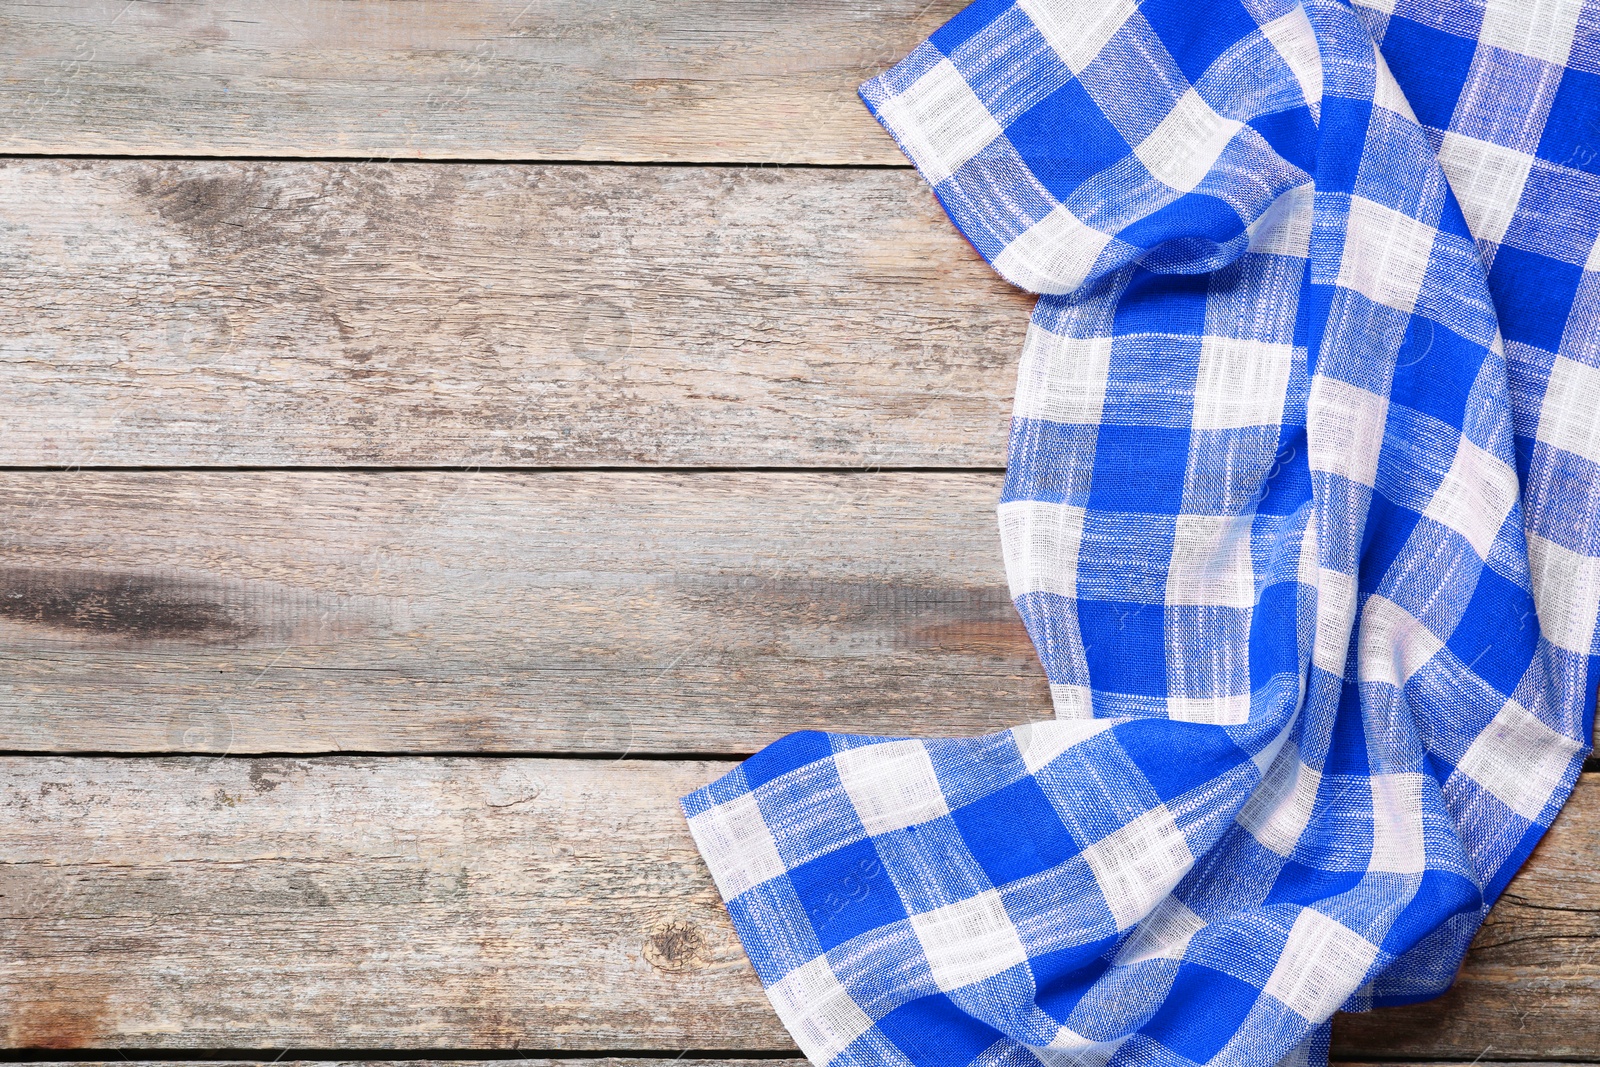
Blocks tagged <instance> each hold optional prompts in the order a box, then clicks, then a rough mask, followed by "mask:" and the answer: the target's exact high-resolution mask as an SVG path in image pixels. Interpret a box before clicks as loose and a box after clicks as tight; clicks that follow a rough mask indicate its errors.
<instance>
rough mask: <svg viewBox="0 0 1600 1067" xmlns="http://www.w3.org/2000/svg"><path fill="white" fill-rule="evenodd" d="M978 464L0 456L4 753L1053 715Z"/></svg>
mask: <svg viewBox="0 0 1600 1067" xmlns="http://www.w3.org/2000/svg"><path fill="white" fill-rule="evenodd" d="M999 489H1000V485H999V479H998V477H996V476H993V475H978V474H911V473H883V474H802V473H790V474H783V473H763V474H753V473H747V474H734V473H716V472H704V473H698V474H696V473H677V474H666V473H639V472H543V473H507V472H485V473H480V474H466V473H458V472H409V473H408V472H386V473H357V472H308V471H302V472H295V471H287V472H284V471H279V472H237V471H235V472H227V471H194V472H127V471H124V472H109V473H102V472H79V473H63V472H11V473H7V474H0V531H3V533H0V545H3V553H0V749H11V750H29V751H58V752H59V751H77V752H97V751H167V752H173V751H188V752H211V753H215V752H224V751H226V752H235V753H248V752H330V751H341V750H342V751H350V750H355V751H368V752H419V753H426V752H451V751H457V752H460V751H485V752H495V751H499V752H523V753H528V754H533V753H551V752H592V753H605V752H620V751H627V752H630V753H634V754H639V753H662V752H671V753H699V754H738V753H748V752H753V751H755V750H756V749H757V748H759V747H761V746H762V745H764V744H766V743H767V742H769V741H771V740H773V739H775V738H777V737H779V736H781V735H782V734H785V733H788V732H790V731H792V730H797V729H805V728H834V729H849V730H852V731H856V732H862V733H889V734H905V733H915V732H919V731H920V732H926V731H927V730H929V729H930V728H932V729H936V730H938V731H942V732H953V733H979V732H984V731H988V730H997V729H1002V728H1004V727H1006V726H1010V725H1014V724H1017V723H1021V722H1027V721H1030V720H1034V719H1039V718H1046V717H1048V716H1049V715H1050V714H1051V711H1050V701H1049V695H1048V687H1047V685H1046V682H1045V679H1044V674H1043V671H1042V669H1041V668H1040V667H1039V664H1038V660H1037V657H1036V656H1035V654H1034V651H1033V647H1032V645H1031V643H1030V642H1029V640H1028V637H1027V633H1026V631H1025V630H1024V629H1023V627H1022V623H1021V621H1020V619H1018V617H1017V615H1016V611H1015V609H1014V608H1013V607H1012V605H1011V602H1010V598H1009V594H1008V592H1007V589H1006V582H1005V573H1004V568H1003V566H1002V562H1001V557H1000V548H999V532H998V529H997V527H996V523H995V517H994V507H995V503H996V501H997V500H998V497H999Z"/></svg>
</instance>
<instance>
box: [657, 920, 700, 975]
mask: <svg viewBox="0 0 1600 1067" xmlns="http://www.w3.org/2000/svg"><path fill="white" fill-rule="evenodd" d="M709 956H710V945H708V944H707V943H706V938H705V935H704V934H702V933H701V932H700V931H699V930H698V929H697V928H696V927H695V926H694V924H692V923H688V922H684V921H683V920H681V919H670V920H668V921H667V922H664V923H660V924H658V925H657V926H656V928H655V929H654V930H652V931H650V935H649V936H648V937H646V938H645V939H644V958H645V961H646V962H647V963H649V964H650V966H652V967H654V968H655V969H656V970H658V971H666V972H668V973H669V974H676V973H678V972H680V971H692V970H694V969H696V968H698V967H704V966H705V965H706V964H707V963H709V962H710V960H709Z"/></svg>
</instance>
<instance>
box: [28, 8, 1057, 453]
mask: <svg viewBox="0 0 1600 1067" xmlns="http://www.w3.org/2000/svg"><path fill="white" fill-rule="evenodd" d="M152 6H154V5H152ZM159 6H160V7H162V8H163V9H167V8H170V9H172V10H174V11H191V10H194V9H193V8H191V7H189V6H187V5H172V4H163V5H159ZM391 6H393V7H397V8H403V7H406V6H408V5H404V4H397V5H391ZM183 17H188V16H183ZM0 233H3V238H4V239H3V240H0V391H3V393H4V395H5V396H6V412H7V418H6V433H5V435H4V438H3V439H0V463H3V464H17V465H41V466H50V465H54V466H63V467H65V466H69V465H86V466H106V465H145V466H157V465H173V466H177V465H217V464H220V465H248V466H255V465H259V466H295V465H339V466H342V465H349V464H361V465H373V466H388V465H412V466H464V465H486V466H503V465H513V466H545V465H557V466H580V465H581V466H590V465H597V464H598V465H632V464H661V465H673V466H707V465H710V466H739V467H751V466H831V467H867V466H919V467H921V466H957V467H990V468H992V467H998V466H1001V465H1003V464H1004V462H1005V460H1004V452H1005V432H1006V426H1007V420H1008V418H1009V416H1010V411H1011V396H1012V389H1013V387H1014V382H1015V376H1016V369H1015V368H1016V361H1017V359H1018V356H1019V354H1020V350H1021V347H1022V337H1023V333H1024V331H1025V329H1026V325H1027V316H1028V307H1029V303H1030V298H1029V297H1027V296H1026V294H1024V293H1022V292H1021V291H1020V290H1016V289H1012V288H1011V287H1009V286H1007V285H1006V284H1005V283H1004V282H1003V281H1001V280H1000V279H999V277H998V276H997V275H995V274H994V272H993V271H992V270H991V269H990V268H989V267H988V266H987V265H986V264H984V263H983V261H982V260H981V259H979V258H978V256H977V254H976V253H975V252H973V250H972V249H971V247H970V246H968V245H967V244H966V242H965V241H963V240H962V239H961V237H960V236H959V235H958V234H957V233H956V231H955V230H954V228H953V227H952V226H951V225H950V223H949V221H948V220H947V219H946V218H945V217H944V215H943V213H942V211H941V210H940V208H939V206H938V204H937V202H936V201H935V200H934V198H933V195H932V193H931V192H930V191H929V190H928V189H927V187H926V186H925V185H923V184H922V183H921V181H920V179H918V178H917V177H916V176H915V175H914V174H912V173H911V172H909V171H884V170H879V171H872V170H865V171H860V170H858V171H828V170H805V169H801V170H794V169H788V170H784V169H780V170H762V169H753V168H700V167H689V168H684V167H588V166H574V167H565V166H527V167H514V166H500V165H485V166H474V165H454V164H378V163H363V164H348V163H248V162H193V161H190V162H151V161H141V162H125V161H104V160H102V161H58V160H11V161H8V162H3V163H0Z"/></svg>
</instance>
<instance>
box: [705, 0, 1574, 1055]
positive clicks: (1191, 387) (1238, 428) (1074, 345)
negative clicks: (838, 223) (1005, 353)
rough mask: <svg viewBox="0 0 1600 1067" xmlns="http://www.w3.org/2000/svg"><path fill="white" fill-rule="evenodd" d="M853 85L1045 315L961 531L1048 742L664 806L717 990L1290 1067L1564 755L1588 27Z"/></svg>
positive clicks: (1503, 834) (1192, 14)
mask: <svg viewBox="0 0 1600 1067" xmlns="http://www.w3.org/2000/svg"><path fill="white" fill-rule="evenodd" d="M862 96H863V98H864V99H865V101H866V103H867V105H868V106H869V107H870V109H871V110H872V112H873V113H874V114H875V115H876V116H877V118H878V119H879V121H880V122H882V124H883V125H884V126H885V127H886V128H887V129H888V131H889V132H890V133H891V134H892V135H893V136H894V137H895V139H896V140H897V141H898V143H899V144H900V146H901V147H902V148H903V149H904V150H905V152H906V153H907V154H908V155H909V156H910V158H911V159H912V161H913V162H914V163H915V164H916V166H917V168H918V169H919V171H920V172H921V174H922V175H923V177H924V178H926V180H927V181H928V182H929V184H930V185H931V186H932V187H933V190H934V192H935V194H936V195H937V196H938V197H939V200H940V201H941V203H942V204H943V205H944V206H945V208H946V210H947V211H948V212H949V214H950V216H951V218H952V220H953V221H954V222H955V224H956V225H957V226H958V227H959V228H960V230H961V232H962V233H963V234H965V235H966V237H967V238H968V239H969V240H970V241H971V242H972V244H973V246H974V247H975V248H976V249H977V250H978V252H979V253H980V254H982V255H983V256H984V257H985V259H987V260H988V261H989V262H990V263H991V264H992V265H993V266H994V268H995V269H996V270H997V271H998V272H999V273H1000V274H1001V275H1003V276H1004V277H1005V278H1007V279H1008V280H1010V281H1011V282H1013V283H1015V284H1016V285H1018V286H1021V287H1024V288H1026V289H1028V290H1031V291H1034V292H1037V293H1040V294H1043V295H1042V296H1041V298H1040V299H1039V301H1038V303H1037V306H1036V309H1035V311H1034V314H1033V318H1032V322H1031V326H1030V329H1029V332H1028V336H1027V341H1026V344H1025V347H1024V350H1023V353H1022V357H1021V368H1020V374H1019V380H1018V386H1017V396H1016V408H1015V412H1014V418H1013V421H1012V433H1011V442H1010V453H1009V459H1008V469H1007V476H1006V480H1005V485H1004V490H1003V496H1002V500H1001V502H1000V504H999V519H1000V531H1001V542H1002V547H1003V551H1004V555H1005V560H1006V565H1007V574H1008V578H1009V581H1010V584H1011V589H1012V593H1013V595H1014V597H1015V600H1016V605H1017V608H1018V610H1019V612H1020V613H1021V615H1022V618H1023V620H1024V622H1025V623H1026V625H1027V627H1028V630H1029V632H1030V633H1031V635H1032V637H1033V641H1034V644H1035V645H1036V647H1037V648H1038V651H1039V655H1040V658H1041V660H1042V661H1043V664H1044V669H1045V671H1046V673H1047V674H1048V676H1049V679H1050V683H1051V691H1052V694H1053V697H1054V702H1055V709H1054V710H1055V712H1056V718H1055V719H1053V720H1050V721H1046V722H1040V723H1036V724H1032V725H1029V726H1025V727H1020V728H1017V729H1013V730H1009V731H1006V732H1004V733H999V734H994V735H991V736H986V737H979V738H966V739H923V740H918V739H907V738H883V737H862V736H852V735H846V734H824V733H815V732H812V733H802V734H795V735H791V736H789V737H787V738H784V739H783V740H781V741H779V742H777V743H775V744H773V745H771V746H770V747H768V748H766V749H765V750H763V751H762V752H760V753H758V754H757V755H756V756H754V757H752V758H751V759H749V760H747V761H745V762H744V763H743V764H741V765H740V766H739V767H737V768H736V769H735V770H733V771H732V772H730V773H729V774H727V775H726V776H725V777H723V778H721V779H719V780H718V781H716V782H714V783H712V784H710V785H708V786H706V787H705V788H704V789H701V790H699V791H697V792H695V793H693V794H691V795H689V796H688V797H686V798H684V802H683V804H684V810H685V812H686V814H687V816H688V820H689V825H690V828H691V830H692V832H693V834H694V837H695V840H696V842H697V843H698V845H699V847H700V849H701V851H702V853H703V855H704V856H705V859H706V862H707V864H708V866H709V867H710V870H711V873H712V875H713V877H714V878H715V880H716V883H717V886H718V888H719V889H720V891H721V893H722V895H723V897H724V899H725V900H726V902H727V906H728V912H729V914H730V915H731V916H732V918H733V921H734V924H735V926H736V928H737V930H738V932H739V935H740V937H741V938H742V939H743V942H744V945H745V947H746V949H747V951H748V953H749V956H750V959H751V962H752V963H753V964H754V966H755V969H756V973H757V974H758V976H759V977H760V979H761V981H762V983H763V984H764V986H765V987H766V989H767V992H768V994H769V996H770V997H771V1000H772V1002H773V1004H774V1006H775V1007H776V1009H777V1011H778V1013H779V1015H780V1016H781V1017H782V1018H783V1020H784V1022H785V1023H786V1024H787V1025H788V1027H789V1029H790V1031H791V1033H792V1034H793V1035H794V1038H795V1040H796V1042H797V1043H798V1044H799V1045H800V1047H801V1048H802V1049H803V1050H804V1051H805V1053H806V1055H807V1056H809V1057H810V1059H811V1060H812V1061H813V1062H814V1063H815V1064H817V1065H818V1067H827V1065H833V1067H907V1065H916V1067H935V1065H937V1067H964V1065H967V1064H982V1065H987V1067H1031V1065H1033V1064H1035V1063H1039V1064H1044V1065H1048V1067H1061V1065H1065V1064H1073V1065H1084V1067H1102V1065H1113V1067H1120V1065H1124V1064H1127V1065H1134V1064H1140V1065H1145V1064H1149V1065H1157V1064H1159V1065H1180V1067H1182V1065H1191V1064H1238V1065H1249V1067H1264V1065H1271V1064H1279V1063H1288V1064H1321V1063H1325V1062H1326V1060H1327V1051H1328V1035H1329V1022H1328V1020H1329V1019H1330V1017H1331V1016H1332V1015H1333V1013H1334V1012H1335V1011H1336V1010H1339V1009H1346V1010H1364V1009H1368V1008H1372V1007H1378V1006H1382V1005H1388V1004H1400V1003H1408V1002H1413V1001H1417V1000H1422V999H1426V998H1429V997H1433V996H1436V995H1438V994H1439V993H1441V992H1443V991H1444V990H1445V989H1446V988H1447V987H1448V986H1449V984H1450V982H1451V980H1452V978H1453V976H1454V974H1455V971H1456V969H1457V967H1458V965H1459V963H1460V961H1461V958H1462V956H1463V953H1464V952H1465V950H1466V947H1467V944H1468V942H1469V940H1470V939H1471V937H1472V935H1473V933H1474V931H1475V930H1476V929H1477V928H1478V926H1479V924H1480V923H1481V922H1482V920H1483V917H1484V915H1485V913H1486V911H1487V909H1488V908H1489V906H1490V905H1491V904H1492V903H1493V901H1494V900H1495V898H1496V897H1497V896H1498V895H1499V894H1500V893H1501V892H1502V891H1503V890H1504V888H1505V886H1506V884H1507V882H1508V881H1509V880H1510V878H1511V876H1512V875H1513V874H1514V873H1515V872H1516V870H1517V868H1518V867H1519V866H1520V865H1521V863H1522V862H1523V860H1524V859H1525V858H1526V857H1527V856H1528V854H1529V853H1530V852H1531V851H1532V849H1533V846H1534V845H1535V843H1536V842H1537V841H1538V839H1539V837H1540V836H1541V834H1542V833H1543V832H1544V831H1545V829H1546V828H1547V827H1548V826H1549V825H1550V823H1551V820H1552V819H1553V818H1554V817H1555V815H1556V812H1557V811H1558V809H1559V808H1560V806H1561V804H1562V803H1563V801H1564V800H1565V799H1566V797H1567V795H1568V794H1569V792H1570V791H1571V789H1572V787H1573V785H1574V782H1575V780H1576V777H1577V775H1578V773H1579V770H1580V768H1581V765H1582V760H1583V756H1584V755H1585V753H1586V751H1587V748H1588V745H1589V743H1590V733H1589V731H1590V715H1589V708H1590V707H1591V706H1592V704H1593V701H1594V687H1595V683H1596V678H1597V677H1600V634H1597V630H1600V626H1597V622H1600V245H1597V243H1596V239H1597V237H1600V0H1589V2H1587V3H1583V2H1580V0H1490V2H1489V3H1488V4H1487V5H1486V6H1485V5H1482V4H1474V3H1472V2H1470V0H1463V2H1454V3H1445V2H1442V0H1381V2H1379V3H1374V4H1372V5H1370V6H1360V5H1357V6H1352V5H1351V4H1349V3H1347V2H1345V0H1143V2H1142V3H1139V2H1135V0H1017V2H1009V0H978V2H977V3H974V4H973V5H972V6H971V7H969V8H967V9H966V10H965V11H963V12H962V13H961V14H960V15H958V16H957V17H956V18H955V19H953V20H952V21H951V22H949V23H948V24H946V25H945V26H944V27H943V28H942V29H940V30H939V31H938V32H937V33H935V34H934V35H933V36H932V37H931V38H930V39H928V40H927V41H926V42H925V43H923V44H922V45H921V46H920V47H918V48H917V49H916V51H914V52H913V53H911V55H909V56H908V57H907V58H906V59H905V60H903V61H902V62H900V63H899V64H898V65H896V66H895V67H893V68H892V69H890V70H889V71H887V72H885V73H884V74H882V75H880V76H879V77H877V78H874V79H873V80H872V81H870V82H868V83H867V84H866V85H865V86H864V87H863V88H862ZM885 699H893V694H892V693H887V692H886V693H885Z"/></svg>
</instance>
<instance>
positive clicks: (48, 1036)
mask: <svg viewBox="0 0 1600 1067" xmlns="http://www.w3.org/2000/svg"><path fill="white" fill-rule="evenodd" d="M43 984H44V985H46V986H55V985H56V983H43ZM50 993H51V995H50V996H48V997H40V998H37V999H34V1000H30V1001H27V1002H24V1003H23V1004H21V1005H19V1006H17V1007H16V1008H15V1010H14V1014H12V1017H11V1025H10V1027H9V1033H8V1035H7V1038H8V1039H7V1041H6V1044H7V1045H8V1046H10V1047H11V1048H57V1049H60V1048H86V1047H89V1046H92V1045H94V1044H95V1043H96V1041H98V1040H99V1039H100V1038H101V1035H102V1034H103V1033H104V1031H105V1025H104V1020H105V1012H106V998H105V994H104V993H92V994H85V993H83V992H82V991H76V990H73V989H71V988H67V989H60V988H51V989H50Z"/></svg>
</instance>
